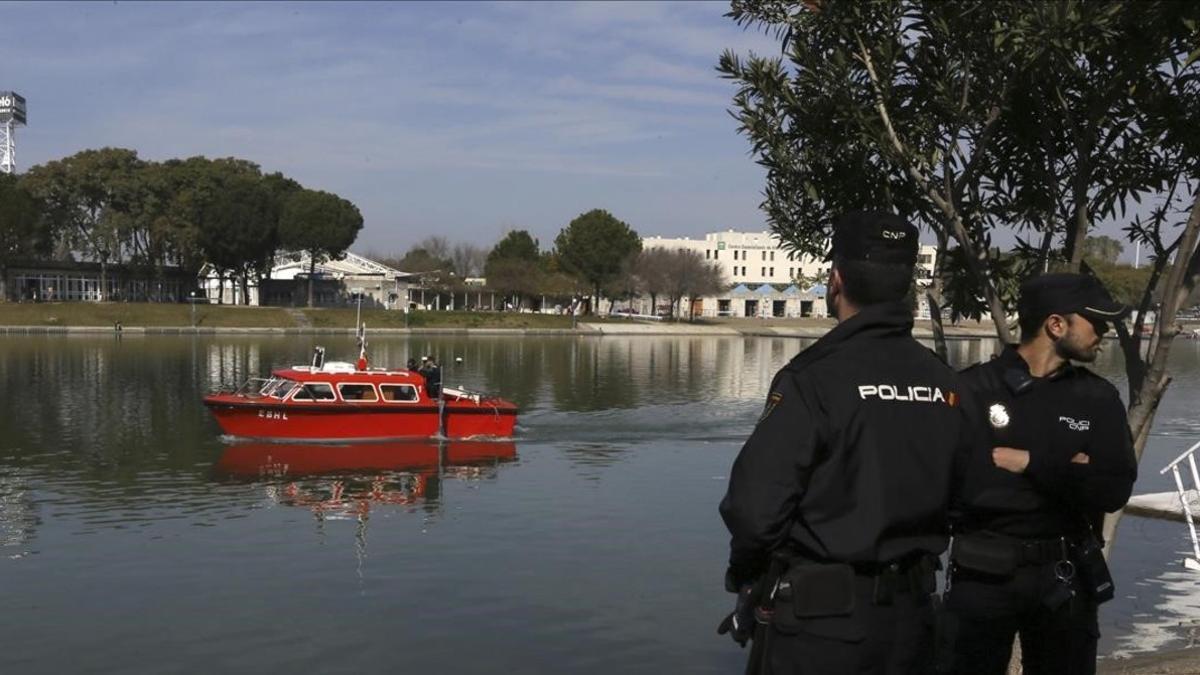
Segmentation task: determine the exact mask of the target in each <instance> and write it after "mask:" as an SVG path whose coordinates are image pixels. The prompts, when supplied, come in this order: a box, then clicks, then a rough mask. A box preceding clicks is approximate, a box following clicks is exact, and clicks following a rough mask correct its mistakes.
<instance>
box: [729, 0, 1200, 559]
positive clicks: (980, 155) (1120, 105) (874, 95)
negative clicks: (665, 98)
mask: <svg viewBox="0 0 1200 675" xmlns="http://www.w3.org/2000/svg"><path fill="white" fill-rule="evenodd" d="M730 16H731V17H732V18H733V19H734V20H735V21H737V22H738V23H740V24H742V25H754V26H761V27H763V28H765V29H767V30H769V31H771V32H773V33H774V34H776V35H778V36H780V38H781V39H782V42H783V48H784V49H783V58H763V57H755V56H753V55H751V57H750V58H747V59H743V58H741V57H739V56H738V55H736V54H733V53H732V52H726V53H725V54H724V55H723V56H722V57H721V59H720V64H719V70H720V71H721V72H722V73H723V74H724V75H725V76H726V77H728V78H730V79H732V80H734V81H735V82H736V83H737V84H738V91H737V94H736V95H735V97H734V115H735V116H736V117H737V119H738V120H739V123H740V130H741V132H742V133H744V134H746V135H747V136H748V137H749V139H750V141H751V145H752V148H753V151H754V153H755V154H756V156H757V157H758V161H759V163H760V164H762V165H763V166H764V167H765V168H766V170H767V188H766V191H765V197H766V199H765V201H764V203H763V209H764V211H765V212H766V213H767V216H768V218H769V220H770V221H771V225H772V228H773V229H774V230H775V231H776V233H778V234H779V235H780V237H781V238H782V239H784V240H785V241H786V242H788V243H789V244H790V245H791V246H792V247H793V248H795V249H796V250H797V251H801V252H806V253H811V254H820V253H823V250H822V249H823V247H824V242H825V241H827V238H828V234H829V225H830V224H831V222H832V219H833V218H834V217H836V215H837V214H839V213H841V212H844V211H848V210H852V209H861V208H881V209H887V210H891V211H894V212H897V213H899V214H901V215H903V216H905V217H907V218H909V219H911V220H913V221H915V222H917V223H918V224H920V225H923V226H925V227H927V228H929V229H930V230H932V231H933V233H934V234H935V236H936V237H937V241H938V248H939V251H938V264H939V267H940V269H939V271H938V274H936V275H935V277H934V278H935V283H934V284H933V286H932V289H933V290H932V292H931V297H930V299H931V301H933V307H934V309H935V312H934V316H935V318H936V317H938V316H939V313H938V312H937V311H936V308H937V307H938V304H940V300H941V297H940V294H941V291H942V289H943V286H942V284H941V283H940V282H941V280H949V281H947V283H946V284H945V285H944V290H945V294H946V296H947V300H948V301H949V304H950V305H951V306H952V308H954V309H955V310H956V311H957V312H958V313H959V314H962V315H966V316H979V315H981V314H990V315H991V318H992V321H993V323H994V325H995V327H996V332H997V335H998V336H999V337H1000V338H1001V339H1003V340H1005V341H1009V340H1010V339H1011V330H1010V327H1009V325H1008V321H1007V314H1008V311H1009V309H1010V308H1011V307H1012V306H1013V300H1014V296H1015V290H1016V288H1017V284H1018V282H1019V281H1020V280H1021V279H1022V278H1024V277H1026V276H1028V275H1031V274H1034V273H1036V272H1038V271H1040V270H1042V269H1044V268H1045V267H1046V266H1048V265H1050V264H1051V263H1055V262H1057V261H1062V263H1064V264H1065V266H1066V267H1067V268H1068V269H1083V268H1084V267H1085V266H1084V262H1085V261H1084V252H1085V251H1084V249H1085V246H1084V242H1085V241H1086V237H1087V235H1088V234H1089V233H1090V231H1091V228H1093V227H1094V226H1095V225H1096V224H1097V223H1099V222H1103V221H1105V220H1126V219H1127V218H1126V214H1127V213H1128V212H1129V211H1134V210H1137V209H1136V205H1137V204H1139V203H1141V204H1152V205H1153V206H1151V211H1152V212H1151V214H1150V215H1149V216H1146V215H1144V213H1143V214H1141V215H1134V216H1133V217H1132V218H1131V219H1128V221H1129V222H1128V225H1127V226H1126V232H1127V233H1128V238H1129V240H1130V241H1131V242H1141V243H1142V245H1143V246H1144V247H1145V248H1146V249H1147V250H1149V251H1150V252H1151V259H1152V260H1153V264H1152V265H1151V271H1150V275H1149V277H1148V280H1147V285H1146V287H1145V288H1144V289H1143V291H1142V293H1141V294H1140V298H1141V300H1140V301H1139V303H1138V312H1137V314H1136V315H1135V317H1134V320H1133V327H1132V330H1125V328H1124V326H1120V327H1118V329H1119V330H1120V331H1121V335H1120V337H1121V345H1122V350H1123V351H1124V352H1125V355H1126V371H1127V374H1128V381H1129V400H1130V426H1131V427H1132V429H1133V433H1134V436H1135V439H1136V446H1135V447H1136V449H1137V452H1138V455H1139V457H1140V455H1141V451H1142V449H1143V447H1144V444H1145V441H1146V437H1147V435H1148V433H1149V428H1150V424H1151V422H1152V420H1153V416H1154V411H1155V410H1156V408H1157V405H1158V401H1159V400H1160V399H1161V396H1162V394H1163V392H1164V391H1165V389H1166V387H1167V385H1168V383H1169V381H1170V377H1169V376H1168V375H1167V372H1166V364H1167V355H1168V354H1169V351H1170V346H1171V343H1172V340H1171V339H1170V337H1171V336H1172V335H1173V334H1174V331H1175V328H1174V312H1175V311H1176V310H1177V309H1178V307H1179V306H1180V305H1181V304H1182V303H1183V302H1184V301H1185V300H1186V297H1187V295H1188V293H1190V292H1191V290H1192V289H1193V288H1194V287H1195V285H1196V281H1197V276H1198V275H1200V253H1198V246H1197V243H1198V242H1200V199H1197V197H1198V195H1200V190H1198V188H1200V166H1198V164H1200V131H1198V129H1200V124H1198V122H1200V120H1198V119H1197V117H1198V115H1200V112H1198V111H1200V66H1198V64H1197V58H1196V57H1197V56H1198V55H1200V51H1197V50H1196V48H1195V45H1196V44H1200V33H1198V31H1197V27H1198V26H1200V6H1198V5H1197V4H1196V3H1175V2H1141V3H1136V4H1135V3H1122V2H1112V1H1110V2H1088V3H1079V2H1067V1H1057V2H1032V1H1030V2H994V3H949V2H936V1H933V0H880V1H878V2H870V3H854V2H817V1H813V2H807V3H793V2H785V1H783V0H734V2H733V4H732V11H731V13H730ZM1184 213H1187V214H1188V216H1187V217H1186V219H1184V218H1183V217H1182V216H1181V215H1180V214H1184ZM1183 220H1186V222H1181V221H1183ZM1009 227H1011V228H1014V229H1016V230H1017V232H1018V235H1019V245H1018V247H1017V250H1016V251H1015V253H1014V254H1011V255H1002V254H1000V253H999V252H998V251H997V249H996V247H994V246H993V245H992V236H993V234H994V232H995V231H996V230H997V229H998V228H1009ZM952 244H953V247H952V248H951V245H952ZM1155 297H1160V298H1162V301H1163V307H1164V310H1163V311H1160V312H1159V313H1158V315H1157V317H1158V318H1157V323H1156V325H1155V334H1154V336H1152V337H1151V338H1150V343H1151V346H1150V349H1149V350H1144V349H1142V347H1143V345H1142V344H1141V341H1142V337H1141V330H1140V327H1141V326H1142V325H1143V323H1144V321H1145V318H1146V316H1147V309H1148V308H1149V306H1150V305H1151V303H1152V298H1155ZM935 328H938V326H937V325H936V324H935ZM1143 354H1145V355H1144V356H1143ZM1114 524H1115V520H1113V521H1110V523H1109V525H1108V526H1107V528H1106V529H1108V534H1110V535H1111V534H1112V531H1111V528H1112V527H1113V526H1114ZM1108 538H1109V540H1110V541H1111V537H1108Z"/></svg>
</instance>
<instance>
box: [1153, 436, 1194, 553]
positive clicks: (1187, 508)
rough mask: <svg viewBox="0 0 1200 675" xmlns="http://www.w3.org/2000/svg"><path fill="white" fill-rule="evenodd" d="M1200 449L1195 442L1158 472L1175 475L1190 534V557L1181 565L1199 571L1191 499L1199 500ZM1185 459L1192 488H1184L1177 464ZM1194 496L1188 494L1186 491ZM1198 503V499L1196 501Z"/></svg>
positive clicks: (1176, 486)
mask: <svg viewBox="0 0 1200 675" xmlns="http://www.w3.org/2000/svg"><path fill="white" fill-rule="evenodd" d="M1197 449H1200V443H1196V444H1195V445H1193V446H1192V447H1190V448H1188V449H1187V452H1184V453H1183V454H1182V455H1180V456H1178V457H1176V458H1175V460H1174V461H1173V462H1171V463H1170V464H1168V465H1166V466H1164V467H1163V470H1162V471H1161V472H1160V473H1166V472H1167V471H1170V472H1171V473H1172V474H1174V475H1175V489H1176V490H1178V492H1179V503H1180V505H1181V506H1183V517H1184V518H1185V519H1186V520H1187V525H1188V532H1189V533H1191V535H1192V557H1190V558H1184V560H1183V566H1184V567H1186V568H1188V569H1190V570H1196V571H1197V572H1200V538H1197V536H1196V518H1195V516H1194V515H1193V514H1192V501H1193V499H1198V500H1200V471H1198V470H1197V469H1196V450H1197ZM1185 459H1186V460H1187V463H1188V467H1189V468H1191V470H1192V471H1191V473H1192V486H1193V489H1191V490H1186V489H1184V487H1183V476H1182V475H1181V474H1180V470H1179V465H1180V464H1182V463H1183V461H1184V460H1185ZM1189 492H1190V493H1192V495H1194V496H1189V494H1188V493H1189ZM1198 503H1200V501H1198Z"/></svg>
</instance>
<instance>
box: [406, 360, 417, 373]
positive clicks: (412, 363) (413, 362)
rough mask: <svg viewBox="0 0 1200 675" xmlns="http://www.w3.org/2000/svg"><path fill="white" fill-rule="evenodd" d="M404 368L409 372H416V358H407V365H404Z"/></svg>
mask: <svg viewBox="0 0 1200 675" xmlns="http://www.w3.org/2000/svg"><path fill="white" fill-rule="evenodd" d="M405 368H406V369H407V370H408V372H410V373H415V372H417V360H416V359H409V360H408V365H407V366H405Z"/></svg>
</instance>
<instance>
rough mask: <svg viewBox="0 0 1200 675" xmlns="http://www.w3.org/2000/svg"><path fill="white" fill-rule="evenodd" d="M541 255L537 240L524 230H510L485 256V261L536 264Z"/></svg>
mask: <svg viewBox="0 0 1200 675" xmlns="http://www.w3.org/2000/svg"><path fill="white" fill-rule="evenodd" d="M539 255H541V248H540V247H539V246H538V240H537V239H534V238H533V235H531V234H529V232H527V231H525V230H510V231H509V232H508V234H506V235H504V237H503V238H502V239H500V241H498V242H496V245H495V246H493V247H492V250H491V251H489V252H488V254H487V261H488V262H491V261H493V260H499V259H509V260H525V261H527V262H537V260H538V256H539Z"/></svg>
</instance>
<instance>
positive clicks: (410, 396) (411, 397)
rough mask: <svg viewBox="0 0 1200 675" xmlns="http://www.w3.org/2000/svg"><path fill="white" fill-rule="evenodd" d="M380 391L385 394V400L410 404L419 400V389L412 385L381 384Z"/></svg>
mask: <svg viewBox="0 0 1200 675" xmlns="http://www.w3.org/2000/svg"><path fill="white" fill-rule="evenodd" d="M379 391H381V392H383V400H385V401H396V402H410V401H415V400H417V388H416V387H414V386H412V385H411V384H381V385H379Z"/></svg>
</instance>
